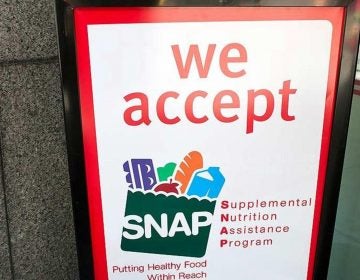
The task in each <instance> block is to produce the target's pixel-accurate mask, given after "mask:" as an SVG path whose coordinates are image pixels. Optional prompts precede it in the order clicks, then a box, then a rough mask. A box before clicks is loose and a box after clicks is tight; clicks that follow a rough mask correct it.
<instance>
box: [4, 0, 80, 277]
mask: <svg viewBox="0 0 360 280" xmlns="http://www.w3.org/2000/svg"><path fill="white" fill-rule="evenodd" d="M0 15H1V17H0V125H1V127H0V129H1V134H0V137H1V139H0V140H1V156H2V169H1V172H2V174H1V175H2V176H1V178H2V183H1V181H0V184H1V185H0V279H2V280H7V279H36V280H39V279H51V280H53V279H59V280H60V279H78V269H77V257H76V249H75V237H74V226H73V217H72V208H71V196H70V186H69V178H68V171H67V158H66V146H65V133H64V120H63V109H62V108H63V105H62V95H61V91H60V79H59V65H58V62H57V42H56V29H55V16H54V6H53V1H51V0H40V1H30V0H24V1H18V0H12V1H10V0H0ZM5 198H6V199H5ZM6 209H7V211H5V210H6ZM8 233H9V235H10V236H9V235H8ZM9 240H10V244H9Z"/></svg>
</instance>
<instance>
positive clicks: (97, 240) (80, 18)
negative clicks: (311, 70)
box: [74, 7, 345, 280]
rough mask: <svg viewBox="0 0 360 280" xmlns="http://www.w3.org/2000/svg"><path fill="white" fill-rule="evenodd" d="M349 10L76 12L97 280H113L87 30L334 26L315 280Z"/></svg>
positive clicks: (318, 194)
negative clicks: (284, 23) (234, 24)
mask: <svg viewBox="0 0 360 280" xmlns="http://www.w3.org/2000/svg"><path fill="white" fill-rule="evenodd" d="M344 14H345V9H344V8H340V7H303V8H298V7H296V8H270V7H269V8H267V7H258V8H255V7H251V8H248V7H246V8H245V7H231V8H228V7H224V8H215V7H214V8H190V7H189V8H184V7H172V8H170V7H167V8H161V7H157V8H134V7H132V8H75V11H74V16H75V43H76V56H77V67H78V83H79V84H78V86H79V92H80V106H81V118H82V129H83V139H84V140H83V145H84V154H85V169H86V182H87V193H88V202H89V212H90V227H91V239H92V248H93V257H94V273H95V279H96V280H107V279H108V271H107V262H106V252H105V237H104V223H103V214H102V202H101V191H100V179H99V169H98V157H97V144H96V129H95V119H94V108H93V97H92V82H91V72H90V57H89V45H88V34H87V25H89V24H114V23H155V22H209V21H245V20H247V21H266V20H329V21H330V22H331V23H332V25H333V36H332V46H331V57H330V68H329V76H328V86H327V96H326V104H325V106H326V108H325V116H324V126H323V136H322V143H321V154H320V162H319V174H318V185H317V191H316V203H315V210H314V211H315V212H314V221H313V229H312V238H311V246H310V254H309V263H308V275H307V279H308V280H310V279H312V278H313V272H314V261H315V253H316V245H317V238H318V234H319V223H320V214H321V206H322V199H323V193H324V184H325V175H326V167H327V159H328V153H329V145H330V136H331V127H332V121H333V113H334V105H335V96H336V89H337V81H338V74H339V73H338V72H339V71H338V69H339V63H340V51H341V39H342V32H343V25H344Z"/></svg>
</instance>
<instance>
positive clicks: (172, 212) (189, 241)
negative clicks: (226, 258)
mask: <svg viewBox="0 0 360 280" xmlns="http://www.w3.org/2000/svg"><path fill="white" fill-rule="evenodd" d="M123 171H124V172H125V181H126V183H127V187H128V192H127V200H126V207H125V215H124V223H123V230H122V237H121V249H122V250H124V251H131V252H142V253H151V254H164V255H174V256H189V257H202V256H204V255H205V253H206V248H207V243H208V239H209V235H210V230H211V224H212V218H213V214H214V210H215V206H216V199H217V198H218V196H219V195H220V193H221V189H222V187H223V186H224V183H225V177H224V176H223V174H222V173H221V171H220V167H216V166H215V167H214V166H211V167H208V168H204V166H203V157H202V155H201V154H200V153H199V152H197V151H192V152H190V153H188V154H187V155H186V156H185V157H184V158H183V160H182V161H180V163H179V164H176V163H174V162H169V163H165V164H164V165H163V166H159V167H157V168H155V166H154V162H153V160H151V159H131V160H129V161H126V162H125V163H124V164H123Z"/></svg>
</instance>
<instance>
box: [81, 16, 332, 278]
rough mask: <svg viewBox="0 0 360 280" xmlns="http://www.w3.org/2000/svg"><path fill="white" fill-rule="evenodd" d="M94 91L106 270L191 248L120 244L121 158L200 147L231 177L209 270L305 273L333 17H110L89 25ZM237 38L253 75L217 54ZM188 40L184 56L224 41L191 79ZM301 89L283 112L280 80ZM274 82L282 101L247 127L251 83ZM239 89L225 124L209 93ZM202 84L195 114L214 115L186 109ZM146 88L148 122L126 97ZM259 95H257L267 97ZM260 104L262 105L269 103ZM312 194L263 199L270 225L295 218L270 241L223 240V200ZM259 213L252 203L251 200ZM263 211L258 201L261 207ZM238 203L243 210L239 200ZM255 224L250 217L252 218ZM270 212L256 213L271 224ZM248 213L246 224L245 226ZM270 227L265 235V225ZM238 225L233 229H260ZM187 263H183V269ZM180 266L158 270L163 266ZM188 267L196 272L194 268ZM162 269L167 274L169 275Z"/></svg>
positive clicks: (159, 157) (271, 86)
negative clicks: (155, 249) (224, 65)
mask: <svg viewBox="0 0 360 280" xmlns="http://www.w3.org/2000/svg"><path fill="white" fill-rule="evenodd" d="M88 34H89V47H90V65H91V77H92V87H93V98H94V111H95V125H96V137H97V149H98V159H99V172H100V186H101V196H102V208H103V215H104V227H105V229H104V230H105V242H106V257H107V262H108V272H109V279H112V280H113V279H114V280H115V279H127V280H130V279H134V280H137V279H139V280H140V279H148V278H147V276H146V275H147V274H149V273H146V272H145V273H114V274H113V273H112V266H114V265H118V266H124V265H145V266H146V265H147V264H151V263H154V264H155V263H156V264H161V263H166V262H176V263H183V262H184V261H185V260H192V258H189V257H176V256H167V255H156V254H146V253H133V252H126V251H122V250H121V249H120V242H121V232H122V226H123V217H124V210H125V204H126V195H127V190H128V188H127V183H126V181H125V173H124V172H123V170H122V165H123V163H124V162H125V161H127V160H130V159H132V158H151V159H153V161H154V164H155V165H156V166H162V165H164V164H165V163H167V162H170V161H173V162H176V163H180V162H181V160H182V159H183V157H184V156H185V155H186V154H187V153H188V152H190V151H193V150H197V151H199V152H201V153H202V155H203V158H204V167H209V166H219V167H220V170H221V172H222V173H223V174H224V176H225V179H226V181H225V185H224V187H223V189H222V192H221V194H220V196H219V199H218V203H217V207H216V210H215V214H214V217H215V218H214V222H213V225H212V228H211V233H210V238H209V243H208V248H207V252H206V255H205V256H204V257H203V258H201V259H196V258H194V259H193V260H207V263H208V267H207V268H206V269H204V271H205V272H206V273H207V278H206V279H208V280H219V279H235V278H236V279H252V280H263V279H276V280H281V279H284V280H289V279H299V280H303V279H306V273H307V267H308V259H309V250H310V240H311V232H312V222H313V212H314V200H315V194H316V187H317V177H318V166H319V156H320V146H321V136H322V127H323V118H324V108H325V97H326V88H327V79H328V69H329V60H330V48H331V34H332V26H331V23H330V22H328V21H325V20H317V21H310V20H301V21H259V22H255V21H254V22H188V23H148V24H107V25H90V26H89V27H88ZM229 43H240V44H242V45H243V46H244V47H245V48H246V51H247V55H248V62H247V63H242V64H236V65H231V67H232V68H231V69H234V70H239V69H241V68H243V69H244V70H245V71H246V75H244V76H243V77H240V78H234V79H231V78H228V77H226V76H224V75H223V73H222V72H221V70H220V67H219V54H220V52H221V50H222V48H223V47H224V46H225V45H227V44H229ZM176 44H178V45H179V46H180V50H181V54H182V57H183V60H185V57H186V55H187V51H188V47H189V45H190V44H197V45H199V48H200V51H201V54H202V57H205V54H206V50H207V47H208V45H209V44H216V50H215V53H214V56H213V61H212V64H211V67H210V71H209V75H208V77H207V78H205V79H200V78H199V76H198V74H197V70H196V67H195V63H194V64H193V65H192V68H191V72H190V74H189V77H188V78H187V79H180V78H179V74H178V70H177V67H176V63H175V60H174V57H173V54H172V50H171V45H176ZM285 80H291V88H295V89H297V92H296V94H293V95H291V96H290V102H289V114H290V115H294V116H295V118H296V119H295V120H294V121H289V122H287V121H284V120H282V119H281V114H280V112H281V111H280V109H281V95H280V94H279V89H281V88H282V84H283V81H285ZM262 88H264V89H268V90H270V91H271V92H272V93H273V95H274V97H275V109H274V113H273V115H272V116H271V118H270V119H269V120H267V121H265V122H255V124H254V132H253V133H250V134H246V116H247V92H248V90H250V89H255V90H257V89H262ZM225 89H230V90H234V91H235V92H236V93H237V94H238V95H239V97H240V108H239V109H226V110H224V112H225V113H224V114H225V115H227V116H231V115H233V114H235V113H236V114H237V115H238V116H239V119H238V120H237V121H235V122H233V123H228V124H226V123H222V122H219V121H218V120H216V118H215V117H214V115H213V113H212V101H213V98H214V96H215V95H216V94H217V93H218V92H219V91H221V90H225ZM195 90H204V91H206V92H207V93H208V96H207V98H206V99H204V100H203V99H201V98H199V99H198V100H197V101H196V102H195V110H196V111H195V115H198V116H202V115H203V114H206V115H207V116H208V117H209V121H208V122H206V123H204V124H193V123H191V122H190V121H188V120H187V119H186V116H185V113H184V101H185V98H186V97H187V96H188V95H189V94H190V93H191V92H193V91H195ZM166 91H176V92H178V93H179V94H180V96H179V98H178V99H177V100H174V99H169V100H168V101H167V105H168V107H167V108H166V112H167V114H168V115H169V117H172V116H175V115H178V116H179V117H180V118H181V121H180V122H179V123H178V124H175V125H165V124H163V123H161V122H160V121H159V120H158V118H157V115H156V101H157V98H158V97H159V96H160V95H161V94H162V93H164V92H166ZM133 92H143V93H145V94H147V96H148V98H149V107H150V109H149V110H150V119H151V121H152V122H151V124H150V125H149V126H145V125H141V126H136V127H132V126H128V125H127V124H126V123H125V122H124V119H123V112H124V110H125V109H126V108H127V107H129V106H132V105H138V102H129V104H127V102H125V100H124V96H125V95H127V94H130V93H133ZM260 99H261V98H259V100H260ZM264 109H265V107H264V103H262V102H260V101H259V102H258V103H257V107H256V109H255V111H256V112H258V113H259V114H260V113H261V112H264ZM297 198H300V199H308V198H312V200H313V204H312V207H303V208H301V207H300V208H299V207H292V208H286V207H285V208H278V209H275V210H271V209H265V210H262V212H263V213H272V212H276V214H277V215H278V220H277V221H276V222H275V223H274V224H279V225H288V226H289V227H290V231H289V232H288V233H281V234H274V235H272V236H271V238H272V239H273V245H272V246H262V247H261V246H260V247H255V246H253V247H249V248H242V247H233V248H220V246H219V240H220V239H221V238H222V237H220V235H219V232H220V229H221V226H222V225H221V223H220V220H219V217H220V215H219V212H220V209H219V208H220V207H219V206H220V201H221V200H229V201H240V200H241V201H248V200H256V199H259V200H272V199H273V200H276V199H278V200H282V199H284V200H288V199H297ZM246 212H251V211H244V213H246ZM253 212H258V211H255V210H254V211H253ZM234 213H238V212H236V211H235V210H234ZM252 224H253V225H254V224H259V223H254V222H248V223H246V225H249V226H251V225H252ZM263 224H264V223H260V225H263ZM241 225H244V224H241V223H239V225H238V226H241ZM265 236H266V235H265ZM265 236H259V235H258V236H257V235H256V234H252V235H234V236H228V238H229V239H231V240H236V239H239V240H240V239H254V238H264V237H265ZM181 271H185V270H184V269H181ZM161 272H162V273H174V274H177V272H176V271H171V270H170V271H169V270H167V271H160V273H161ZM188 272H197V270H189V271H188ZM164 279H165V278H164Z"/></svg>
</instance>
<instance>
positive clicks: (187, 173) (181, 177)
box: [175, 151, 203, 193]
mask: <svg viewBox="0 0 360 280" xmlns="http://www.w3.org/2000/svg"><path fill="white" fill-rule="evenodd" d="M200 168H203V158H202V156H201V154H200V153H199V152H197V151H192V152H190V153H188V154H187V155H186V156H185V157H184V159H183V161H182V162H181V163H180V166H179V169H178V170H177V172H176V174H175V180H176V181H178V182H179V183H180V184H181V185H180V193H185V192H186V189H187V187H188V185H189V183H190V180H191V177H192V175H193V174H194V172H195V171H196V170H197V169H200Z"/></svg>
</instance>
